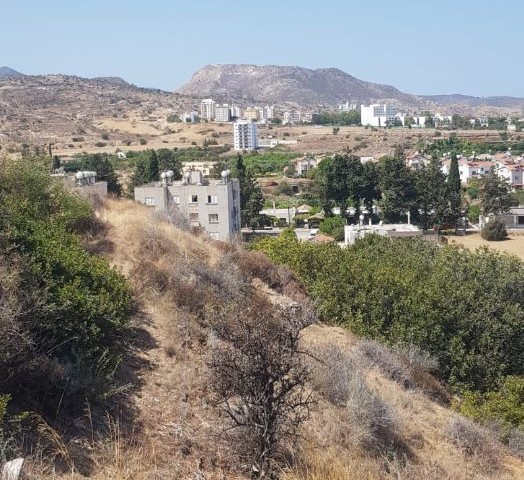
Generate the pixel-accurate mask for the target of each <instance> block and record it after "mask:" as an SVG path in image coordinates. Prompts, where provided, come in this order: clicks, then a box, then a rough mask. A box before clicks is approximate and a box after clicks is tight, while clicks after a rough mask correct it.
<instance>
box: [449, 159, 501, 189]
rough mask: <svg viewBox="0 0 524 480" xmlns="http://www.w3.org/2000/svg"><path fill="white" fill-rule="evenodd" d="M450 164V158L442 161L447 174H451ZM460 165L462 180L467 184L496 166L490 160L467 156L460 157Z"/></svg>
mask: <svg viewBox="0 0 524 480" xmlns="http://www.w3.org/2000/svg"><path fill="white" fill-rule="evenodd" d="M450 164H451V160H449V159H447V160H444V161H443V162H442V171H443V172H444V173H445V174H446V175H449V167H450ZM458 167H459V175H460V181H461V183H464V184H466V183H468V181H469V179H471V178H479V177H481V176H484V175H486V173H488V172H489V171H490V170H491V169H492V168H493V167H495V164H494V163H493V162H489V161H482V160H477V159H476V158H475V159H473V157H471V159H470V158H466V157H460V158H459V159H458Z"/></svg>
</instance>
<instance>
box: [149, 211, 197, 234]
mask: <svg viewBox="0 0 524 480" xmlns="http://www.w3.org/2000/svg"><path fill="white" fill-rule="evenodd" d="M155 220H157V221H165V222H167V223H169V224H171V225H173V227H175V228H177V229H179V230H182V231H183V232H191V222H190V221H189V219H188V218H187V216H186V215H184V214H183V213H182V212H181V211H180V209H179V208H178V207H177V206H176V205H169V207H168V209H167V211H166V212H155V213H154V215H153V221H155Z"/></svg>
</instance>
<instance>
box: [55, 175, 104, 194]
mask: <svg viewBox="0 0 524 480" xmlns="http://www.w3.org/2000/svg"><path fill="white" fill-rule="evenodd" d="M96 175H97V173H96V172H90V171H80V172H76V173H75V174H73V175H67V174H65V173H54V174H52V175H51V177H53V178H58V179H60V180H62V182H64V184H65V185H66V186H67V187H69V188H71V190H73V191H74V192H76V193H78V194H79V195H82V196H86V197H91V196H99V197H107V182H105V181H97V180H96Z"/></svg>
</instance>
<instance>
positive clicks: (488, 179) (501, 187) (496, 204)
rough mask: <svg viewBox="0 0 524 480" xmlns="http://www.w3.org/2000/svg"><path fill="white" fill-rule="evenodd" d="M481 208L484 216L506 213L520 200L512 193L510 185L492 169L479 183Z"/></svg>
mask: <svg viewBox="0 0 524 480" xmlns="http://www.w3.org/2000/svg"><path fill="white" fill-rule="evenodd" d="M479 187H480V208H481V209H482V214H483V215H489V214H491V213H492V214H495V215H497V214H499V213H506V212H508V211H509V209H510V208H511V207H513V206H516V205H518V200H517V199H516V197H515V195H513V194H512V193H511V188H510V186H509V184H508V183H507V182H506V180H504V179H503V178H501V177H499V176H498V175H497V173H496V172H495V171H494V170H493V169H491V171H490V172H488V173H487V174H486V175H484V177H482V179H481V180H480V182H479Z"/></svg>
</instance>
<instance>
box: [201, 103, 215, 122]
mask: <svg viewBox="0 0 524 480" xmlns="http://www.w3.org/2000/svg"><path fill="white" fill-rule="evenodd" d="M200 117H201V118H204V119H206V120H213V119H214V118H215V102H214V101H213V100H212V99H211V98H206V99H204V100H202V101H201V102H200Z"/></svg>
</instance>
